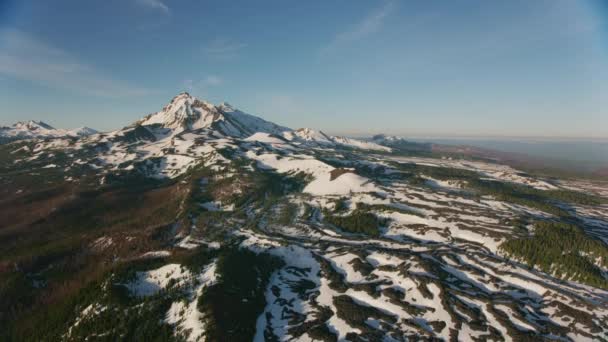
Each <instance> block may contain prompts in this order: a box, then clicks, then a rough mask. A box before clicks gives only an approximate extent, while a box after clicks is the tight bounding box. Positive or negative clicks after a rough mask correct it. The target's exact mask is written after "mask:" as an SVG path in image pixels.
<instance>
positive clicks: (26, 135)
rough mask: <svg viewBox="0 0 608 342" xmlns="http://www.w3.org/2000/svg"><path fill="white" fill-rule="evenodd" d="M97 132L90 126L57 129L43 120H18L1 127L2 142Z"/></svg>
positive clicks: (0, 138)
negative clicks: (10, 124) (8, 125)
mask: <svg viewBox="0 0 608 342" xmlns="http://www.w3.org/2000/svg"><path fill="white" fill-rule="evenodd" d="M95 133H97V131H96V130H94V129H92V128H89V127H80V128H75V129H71V130H67V129H57V128H54V127H53V126H51V125H49V124H47V123H45V122H42V121H34V120H30V121H23V122H17V123H16V124H14V125H12V126H10V127H0V142H2V141H4V142H6V141H14V140H21V139H34V138H62V137H82V136H87V135H91V134H95Z"/></svg>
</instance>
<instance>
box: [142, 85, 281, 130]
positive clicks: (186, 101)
mask: <svg viewBox="0 0 608 342" xmlns="http://www.w3.org/2000/svg"><path fill="white" fill-rule="evenodd" d="M137 124H139V125H142V126H160V127H163V128H168V129H171V130H174V131H176V132H182V131H196V130H204V129H214V130H217V131H219V132H220V133H221V134H223V135H226V136H231V137H239V138H244V137H247V136H250V135H252V134H253V133H256V132H264V133H269V134H281V133H283V132H286V131H289V130H290V129H289V128H287V127H282V126H279V125H276V124H274V123H271V122H268V121H266V120H263V119H260V118H258V117H256V116H253V115H250V114H246V113H243V112H241V111H239V110H235V109H234V108H232V106H230V105H228V104H226V103H223V104H221V105H219V106H216V105H213V104H212V103H209V102H207V101H203V100H199V99H197V98H196V97H194V96H192V95H190V94H189V93H186V92H184V93H181V94H179V95H177V96H175V97H174V98H173V99H172V100H171V102H170V103H169V104H168V105H166V106H165V107H164V108H163V109H162V110H161V111H159V112H156V113H153V114H150V115H148V116H146V117H144V118H143V119H142V120H140V121H138V122H137Z"/></svg>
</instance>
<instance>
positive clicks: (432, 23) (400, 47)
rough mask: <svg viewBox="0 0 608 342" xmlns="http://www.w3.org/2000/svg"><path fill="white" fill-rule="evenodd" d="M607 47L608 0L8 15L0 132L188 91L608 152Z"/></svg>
mask: <svg viewBox="0 0 608 342" xmlns="http://www.w3.org/2000/svg"><path fill="white" fill-rule="evenodd" d="M607 38H608V6H606V3H605V2H602V1H601V0H584V1H567V0H557V1H554V0H535V1H523V0H521V1H509V2H498V1H482V0H477V1H473V0H470V1H451V2H426V1H425V2H421V1H397V0H393V1H390V0H389V1H385V0H382V1H346V0H341V1H331V2H321V1H313V2H299V1H293V0H289V1H284V0H272V1H266V2H264V3H257V2H256V3H253V2H249V1H231V2H219V1H217V2H215V1H214V2H201V1H194V0H108V1H89V2H83V1H78V0H57V1H53V2H49V1H42V0H25V1H16V0H4V1H0V103H1V104H2V108H1V110H0V125H9V124H12V123H14V122H16V121H20V120H29V119H35V120H43V121H45V122H48V123H50V124H52V125H53V126H56V127H64V128H72V127H78V126H89V127H93V128H96V129H98V130H110V129H115V128H119V127H122V126H124V125H127V124H129V123H131V122H132V121H134V120H137V119H139V118H140V117H142V116H143V115H145V114H148V113H151V112H155V111H157V110H159V109H160V108H161V107H162V106H163V105H165V104H166V103H167V102H168V101H169V100H170V99H171V98H172V97H173V96H175V95H176V94H177V93H179V92H181V91H189V92H190V93H191V94H193V95H195V96H197V97H199V98H203V99H206V100H209V101H211V102H214V103H219V102H223V101H227V102H229V103H231V104H233V105H234V106H235V107H237V108H239V109H242V110H244V111H246V112H249V113H252V114H256V115H259V116H261V117H263V118H265V119H267V120H269V121H273V122H276V123H279V124H282V125H285V126H289V127H293V128H298V127H314V128H318V129H322V130H325V131H328V132H331V133H341V134H350V135H358V134H369V133H380V132H384V133H388V134H398V135H412V136H425V135H426V136H484V137H488V136H497V137H505V136H510V137H521V136H536V137H561V138H564V137H584V138H608V113H606V108H608V97H607V96H606V93H607V90H608V46H607V42H608V39H607Z"/></svg>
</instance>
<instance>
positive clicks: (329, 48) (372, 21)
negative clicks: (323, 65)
mask: <svg viewBox="0 0 608 342" xmlns="http://www.w3.org/2000/svg"><path fill="white" fill-rule="evenodd" d="M395 7H396V6H395V3H394V2H393V1H388V2H385V3H384V4H383V5H382V6H381V7H379V8H375V9H374V10H372V11H371V12H370V13H368V15H367V16H365V18H363V19H362V20H361V21H359V22H357V23H356V24H355V25H353V26H352V27H351V28H350V29H348V30H346V31H342V32H339V33H337V34H336V35H335V36H334V38H333V39H332V41H331V42H330V43H329V44H328V45H326V46H324V47H323V48H322V49H321V54H322V55H325V54H329V53H331V52H334V51H335V50H337V49H338V48H340V47H341V46H344V45H346V44H349V43H352V42H355V41H357V40H360V39H363V38H365V37H367V36H369V35H371V34H373V33H375V32H377V31H378V30H380V28H382V25H383V24H384V20H385V19H386V18H387V17H388V16H389V15H390V14H391V13H392V12H393V10H394V9H395Z"/></svg>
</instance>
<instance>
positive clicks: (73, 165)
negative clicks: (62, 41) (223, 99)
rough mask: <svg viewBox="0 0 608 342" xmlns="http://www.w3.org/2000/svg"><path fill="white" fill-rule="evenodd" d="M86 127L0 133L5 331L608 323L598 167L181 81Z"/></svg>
mask: <svg viewBox="0 0 608 342" xmlns="http://www.w3.org/2000/svg"><path fill="white" fill-rule="evenodd" d="M44 129H47V130H50V129H52V128H44ZM91 133H93V134H90V135H89V134H87V135H78V134H75V135H69V136H66V135H59V136H50V135H45V136H28V137H27V138H28V139H21V140H19V141H12V142H10V143H6V144H3V145H0V185H1V187H0V194H1V196H0V203H1V205H0V326H3V327H6V329H3V331H1V332H0V340H7V341H25V340H32V341H38V340H67V341H81V340H85V339H87V340H108V341H115V340H163V341H183V340H186V341H252V340H254V341H293V340H296V341H345V340H348V341H406V340H446V341H448V340H450V341H452V340H461V341H472V340H478V341H482V340H495V341H511V340H513V341H521V340H563V341H586V340H587V341H596V340H607V338H606V336H608V273H607V272H608V246H607V245H606V244H607V243H608V234H606V232H607V229H608V187H606V184H605V183H604V184H602V183H598V182H593V181H589V180H584V181H583V180H572V179H568V180H563V179H557V178H545V177H542V176H538V175H534V174H528V173H524V172H522V171H520V170H517V169H514V168H512V167H510V166H507V165H502V164H498V163H495V162H490V161H486V160H479V159H475V158H467V156H463V155H459V154H457V153H452V152H450V151H445V152H437V151H431V148H430V147H429V146H425V145H415V144H408V143H407V142H405V141H397V140H395V139H393V138H390V137H384V136H377V137H375V138H374V139H369V140H357V139H351V138H345V137H334V136H330V135H327V134H325V133H323V132H321V131H318V130H314V129H310V128H302V129H295V130H294V129H291V128H287V127H283V126H281V125H277V124H275V123H271V122H268V121H266V120H263V119H262V118H259V117H257V116H253V115H250V114H247V113H244V112H242V111H240V110H238V109H235V108H233V107H232V106H230V105H227V104H221V105H214V104H211V103H209V102H206V101H202V100H199V99H196V98H195V97H193V96H191V95H190V94H187V93H182V94H179V95H177V96H176V97H175V98H173V99H172V100H171V101H170V103H169V104H168V105H167V106H165V107H164V108H163V109H161V110H160V111H159V112H156V113H152V114H150V115H147V116H145V117H143V118H142V119H141V120H138V121H136V122H134V123H131V124H128V125H127V126H126V127H124V128H122V129H119V130H116V131H112V132H91ZM431 152H432V153H431Z"/></svg>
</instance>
